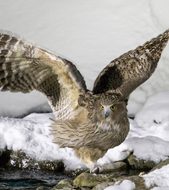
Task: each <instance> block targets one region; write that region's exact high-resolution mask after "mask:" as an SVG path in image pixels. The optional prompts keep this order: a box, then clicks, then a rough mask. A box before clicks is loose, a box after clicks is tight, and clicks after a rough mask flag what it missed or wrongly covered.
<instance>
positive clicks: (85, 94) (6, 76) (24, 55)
mask: <svg viewBox="0 0 169 190" xmlns="http://www.w3.org/2000/svg"><path fill="white" fill-rule="evenodd" d="M168 39H169V30H167V31H166V32H164V33H163V34H161V35H159V36H158V37H156V38H154V39H152V40H150V41H148V42H146V43H145V44H143V45H142V46H139V47H137V48H136V49H134V50H131V51H129V52H127V53H125V54H123V55H122V56H120V57H119V58H117V59H115V60H113V61H112V62H111V63H110V64H109V65H107V66H106V67H105V68H104V69H103V71H101V73H100V74H99V75H98V77H97V79H96V81H95V83H94V87H93V90H92V91H89V90H87V88H86V84H85V81H84V79H83V77H82V75H81V74H80V72H79V71H78V70H77V68H76V67H75V65H73V63H71V62H69V61H68V60H66V59H63V58H61V57H57V56H55V55H54V54H52V53H51V52H48V51H46V50H44V49H41V48H39V47H36V46H34V45H32V44H29V43H27V42H25V41H23V40H21V39H20V38H17V37H15V36H13V35H9V34H5V33H0V88H1V90H2V91H5V90H9V91H12V92H18V91H20V92H23V93H27V92H30V91H32V90H38V91H40V92H42V93H43V94H45V95H46V96H47V97H48V100H49V104H50V105H51V107H52V110H53V112H54V114H55V121H54V122H53V124H52V134H53V139H54V142H55V143H57V144H59V146H60V147H71V148H73V149H74V150H75V152H76V154H77V156H79V157H80V158H81V159H82V160H83V161H84V162H85V163H86V164H87V165H88V166H89V167H92V166H93V164H94V163H95V162H96V161H97V159H99V158H100V157H102V156H103V155H104V154H105V152H106V151H107V150H108V149H109V148H113V147H115V146H117V145H119V144H120V143H122V142H123V141H124V139H125V138H126V136H127V134H128V131H129V121H128V118H127V109H126V100H127V99H128V97H129V95H130V93H131V92H132V91H133V90H135V88H137V87H138V86H139V85H140V84H142V83H143V82H144V81H146V80H147V79H148V78H149V77H150V76H151V74H152V73H153V72H154V70H155V68H156V66H157V63H158V61H159V59H160V57H161V53H162V51H163V49H164V47H165V46H166V44H167V41H168Z"/></svg>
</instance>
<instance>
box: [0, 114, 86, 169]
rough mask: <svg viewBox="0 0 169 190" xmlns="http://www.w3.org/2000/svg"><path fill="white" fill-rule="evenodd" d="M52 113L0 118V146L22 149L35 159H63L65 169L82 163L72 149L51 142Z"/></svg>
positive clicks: (79, 165) (80, 165) (79, 166)
mask: <svg viewBox="0 0 169 190" xmlns="http://www.w3.org/2000/svg"><path fill="white" fill-rule="evenodd" d="M51 118H53V115H52V114H31V115H29V116H27V117H25V118H24V119H11V118H2V117H1V118H0V137H1V138H0V148H1V149H4V148H5V147H7V148H8V149H12V150H15V151H17V150H22V151H24V152H25V153H26V154H27V155H29V156H30V157H32V158H35V159H37V160H63V162H64V163H65V165H66V169H67V170H69V169H71V170H74V169H76V168H82V167H84V165H83V164H82V163H81V162H80V160H79V159H78V158H77V157H76V156H75V154H74V152H73V150H72V149H69V148H59V147H58V146H57V145H56V144H54V143H53V142H52V136H51V128H50V124H51V122H52V120H51Z"/></svg>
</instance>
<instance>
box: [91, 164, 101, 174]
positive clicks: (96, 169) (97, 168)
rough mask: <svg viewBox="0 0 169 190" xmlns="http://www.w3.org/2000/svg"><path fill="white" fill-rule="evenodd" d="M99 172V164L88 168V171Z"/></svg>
mask: <svg viewBox="0 0 169 190" xmlns="http://www.w3.org/2000/svg"><path fill="white" fill-rule="evenodd" d="M99 172H100V168H99V166H94V167H93V168H92V169H90V173H93V174H99Z"/></svg>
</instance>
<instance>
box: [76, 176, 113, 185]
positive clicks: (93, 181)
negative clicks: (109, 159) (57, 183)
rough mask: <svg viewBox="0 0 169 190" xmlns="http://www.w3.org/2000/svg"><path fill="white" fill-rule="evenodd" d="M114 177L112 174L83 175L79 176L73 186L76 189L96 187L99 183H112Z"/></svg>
mask: <svg viewBox="0 0 169 190" xmlns="http://www.w3.org/2000/svg"><path fill="white" fill-rule="evenodd" d="M112 178H113V176H112V175H111V174H107V175H104V174H98V175H96V174H91V173H81V174H80V175H79V176H77V177H76V178H75V179H74V181H73V185H74V186H75V187H90V188H91V187H94V186H96V185H97V184H99V183H102V182H108V181H111V180H112Z"/></svg>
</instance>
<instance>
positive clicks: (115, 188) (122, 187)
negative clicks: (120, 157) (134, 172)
mask: <svg viewBox="0 0 169 190" xmlns="http://www.w3.org/2000/svg"><path fill="white" fill-rule="evenodd" d="M134 189H135V184H134V183H133V182H132V181H130V180H124V181H122V182H121V183H120V184H119V182H116V184H115V185H111V186H109V187H106V188H105V189H104V190H134Z"/></svg>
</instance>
